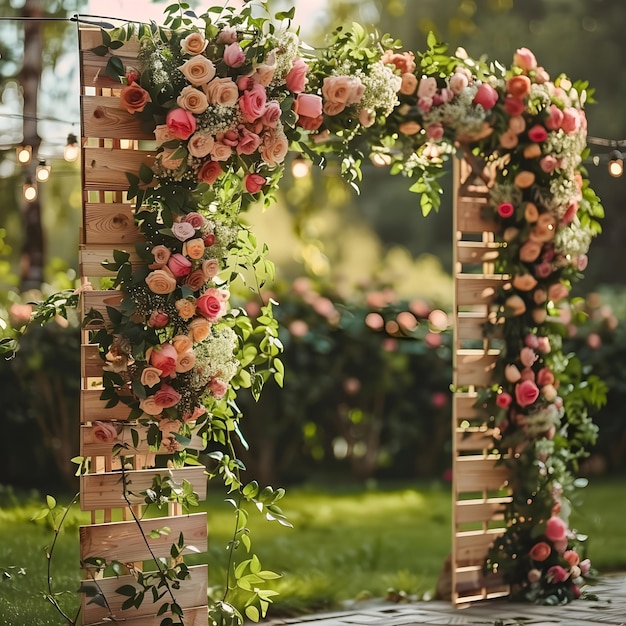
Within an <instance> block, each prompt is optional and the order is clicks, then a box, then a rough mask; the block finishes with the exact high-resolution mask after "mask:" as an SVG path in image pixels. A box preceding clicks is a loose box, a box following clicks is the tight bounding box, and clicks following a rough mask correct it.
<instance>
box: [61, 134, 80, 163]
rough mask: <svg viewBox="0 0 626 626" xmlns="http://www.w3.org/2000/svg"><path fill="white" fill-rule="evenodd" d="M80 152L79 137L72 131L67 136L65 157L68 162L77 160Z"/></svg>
mask: <svg viewBox="0 0 626 626" xmlns="http://www.w3.org/2000/svg"><path fill="white" fill-rule="evenodd" d="M78 154H79V150H78V138H77V137H76V135H75V134H74V133H70V134H69V135H68V136H67V144H66V146H65V149H64V150H63V158H64V159H65V160H66V161H68V162H72V161H76V159H77V158H78Z"/></svg>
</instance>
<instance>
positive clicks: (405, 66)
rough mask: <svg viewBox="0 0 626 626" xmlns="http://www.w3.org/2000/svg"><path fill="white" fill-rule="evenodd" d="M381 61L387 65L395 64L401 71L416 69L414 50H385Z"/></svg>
mask: <svg viewBox="0 0 626 626" xmlns="http://www.w3.org/2000/svg"><path fill="white" fill-rule="evenodd" d="M381 61H382V62H383V63H384V64H385V65H393V66H394V67H395V68H396V69H397V70H399V71H400V72H401V73H405V72H414V71H415V67H416V65H415V55H414V54H413V53H412V52H394V51H393V50H385V52H384V54H383V56H382V58H381Z"/></svg>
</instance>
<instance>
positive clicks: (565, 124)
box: [561, 107, 581, 135]
mask: <svg viewBox="0 0 626 626" xmlns="http://www.w3.org/2000/svg"><path fill="white" fill-rule="evenodd" d="M580 126H581V119H580V114H579V112H578V109H575V108H574V107H567V108H566V109H565V110H564V111H563V121H562V122H561V128H562V130H563V131H564V132H566V133H567V134H568V135H571V134H572V133H576V132H578V131H579V130H580Z"/></svg>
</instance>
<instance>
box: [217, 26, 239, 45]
mask: <svg viewBox="0 0 626 626" xmlns="http://www.w3.org/2000/svg"><path fill="white" fill-rule="evenodd" d="M235 41H237V30H236V29H235V28H233V27H232V26H224V28H222V30H221V31H220V32H219V33H218V35H217V43H218V44H229V43H235Z"/></svg>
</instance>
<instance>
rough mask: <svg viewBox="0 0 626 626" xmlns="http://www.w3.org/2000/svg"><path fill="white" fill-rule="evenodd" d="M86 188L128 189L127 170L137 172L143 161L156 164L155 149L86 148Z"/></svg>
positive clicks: (146, 163) (150, 165) (84, 173)
mask: <svg viewBox="0 0 626 626" xmlns="http://www.w3.org/2000/svg"><path fill="white" fill-rule="evenodd" d="M84 153H85V169H84V172H83V176H84V185H85V187H84V189H85V190H87V191H91V190H102V191H126V190H127V189H128V179H127V178H126V172H130V173H131V174H135V175H136V174H137V173H138V172H139V168H140V166H141V164H142V163H144V164H145V165H147V166H148V167H152V166H153V164H154V156H155V152H154V151H145V150H120V149H117V148H84Z"/></svg>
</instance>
